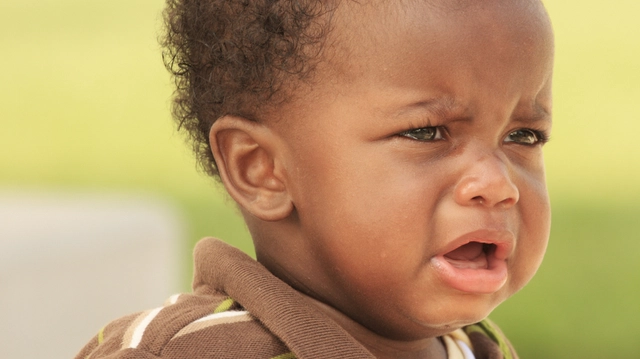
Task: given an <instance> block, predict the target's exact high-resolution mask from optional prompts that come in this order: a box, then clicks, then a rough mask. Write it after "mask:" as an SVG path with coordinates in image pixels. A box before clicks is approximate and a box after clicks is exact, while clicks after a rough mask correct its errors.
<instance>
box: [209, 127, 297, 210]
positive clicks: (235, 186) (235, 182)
mask: <svg viewBox="0 0 640 359" xmlns="http://www.w3.org/2000/svg"><path fill="white" fill-rule="evenodd" d="M209 143H210V145H211V151H212V152H213V156H214V158H215V160H216V164H217V166H218V171H219V172H220V178H221V179H222V183H223V184H224V186H225V188H226V189H227V192H229V194H230V195H231V197H233V199H234V200H235V201H236V202H237V203H238V204H239V205H240V206H241V207H243V208H244V209H245V210H246V211H248V212H249V213H251V214H252V215H253V216H255V217H257V218H259V219H262V220H265V221H278V220H281V219H284V218H286V217H287V216H288V215H289V214H290V213H291V211H292V210H293V203H292V202H291V198H290V196H289V193H288V191H287V186H286V181H285V178H284V173H283V171H282V168H281V166H280V157H279V156H281V155H282V148H281V146H280V141H279V139H278V138H277V135H275V134H274V133H272V132H271V131H270V130H269V129H268V128H267V127H265V126H264V125H262V124H260V123H257V122H254V121H250V120H247V119H245V118H242V117H236V116H224V117H221V118H219V119H218V120H217V121H216V122H215V123H214V124H213V126H212V127H211V131H210V132H209Z"/></svg>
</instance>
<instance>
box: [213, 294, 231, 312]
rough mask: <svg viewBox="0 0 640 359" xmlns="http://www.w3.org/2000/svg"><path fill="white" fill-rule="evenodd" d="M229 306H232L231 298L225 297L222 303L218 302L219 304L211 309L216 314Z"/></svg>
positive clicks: (224, 310)
mask: <svg viewBox="0 0 640 359" xmlns="http://www.w3.org/2000/svg"><path fill="white" fill-rule="evenodd" d="M231 306H233V299H231V298H227V299H225V300H224V301H222V303H220V305H218V306H217V307H216V309H214V310H213V313H214V314H216V313H222V312H226V311H227V310H229V309H230V308H231Z"/></svg>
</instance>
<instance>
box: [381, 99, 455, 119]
mask: <svg viewBox="0 0 640 359" xmlns="http://www.w3.org/2000/svg"><path fill="white" fill-rule="evenodd" d="M418 109H420V110H426V111H427V112H430V113H433V114H434V115H437V116H451V114H453V113H460V114H464V113H466V112H467V109H466V107H465V106H462V105H461V104H460V103H458V102H456V100H455V99H454V98H452V97H449V96H443V97H435V98H433V99H429V100H424V101H418V102H413V103H410V104H408V105H404V106H401V107H400V108H399V109H397V110H395V111H393V115H394V116H395V117H402V116H403V115H406V114H407V113H409V112H413V111H415V110H418Z"/></svg>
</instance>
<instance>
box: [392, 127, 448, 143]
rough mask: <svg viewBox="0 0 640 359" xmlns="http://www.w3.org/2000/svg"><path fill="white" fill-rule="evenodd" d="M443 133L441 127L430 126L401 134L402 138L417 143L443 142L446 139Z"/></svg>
mask: <svg viewBox="0 0 640 359" xmlns="http://www.w3.org/2000/svg"><path fill="white" fill-rule="evenodd" d="M442 132H443V130H442V128H441V127H435V126H429V127H420V128H414V129H412V130H408V131H404V132H401V133H400V136H403V137H407V138H410V139H412V140H416V141H425V142H427V141H437V140H442V139H443V138H444V137H443V135H442Z"/></svg>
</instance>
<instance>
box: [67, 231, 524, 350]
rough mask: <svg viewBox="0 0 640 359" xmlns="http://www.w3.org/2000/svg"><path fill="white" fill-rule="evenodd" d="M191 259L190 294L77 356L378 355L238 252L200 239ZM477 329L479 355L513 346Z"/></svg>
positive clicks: (107, 331) (107, 333) (483, 327)
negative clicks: (192, 278) (193, 268)
mask: <svg viewBox="0 0 640 359" xmlns="http://www.w3.org/2000/svg"><path fill="white" fill-rule="evenodd" d="M194 261H195V276H194V283H193V288H194V292H193V293H192V294H181V295H179V296H174V297H172V298H170V300H169V301H168V302H167V303H165V305H164V306H162V307H159V308H156V309H152V310H148V311H144V312H141V313H136V314H132V315H129V316H126V317H123V318H120V319H118V320H115V321H113V322H112V323H109V324H108V325H107V326H105V327H104V328H103V329H102V330H101V331H100V332H99V333H98V334H97V335H96V336H95V337H94V338H93V339H92V340H91V341H90V342H89V343H88V344H87V345H86V346H85V347H84V348H83V349H82V351H81V352H80V353H79V354H78V355H77V356H76V359H98V358H102V359H125V358H126V359H134V358H135V359H150V358H165V359H212V358H216V359H224V358H229V359H231V358H234V359H235V358H264V359H293V358H298V359H325V358H326V359H329V358H333V359H335V358H344V359H350V358H354V359H355V358H357V359H370V358H374V356H373V355H372V354H371V353H369V352H368V351H367V350H366V349H365V348H364V347H363V346H362V345H361V344H360V343H358V342H357V341H356V340H355V339H354V338H353V337H351V336H350V335H349V334H348V333H347V332H346V331H344V329H342V328H341V327H340V326H338V325H337V324H336V323H335V322H334V321H332V320H331V319H329V318H328V317H327V316H326V315H325V314H323V313H322V312H320V311H319V310H317V309H316V308H315V307H314V306H311V305H309V303H308V302H307V301H306V300H305V299H304V298H303V297H302V295H301V294H299V293H298V292H297V291H296V290H294V289H293V288H291V287H290V286H289V285H287V284H286V283H284V282H282V281H281V280H279V279H278V278H276V277H275V276H274V275H273V274H271V273H270V272H269V271H268V270H266V268H264V267H263V266H262V265H261V264H260V263H258V262H256V261H255V260H253V259H252V258H250V257H249V256H247V255H246V254H244V253H242V252H241V251H239V250H237V249H235V248H233V247H231V246H229V245H227V244H225V243H224V242H221V241H219V240H216V239H213V238H206V239H203V240H202V241H200V242H199V243H198V244H197V246H196V249H195V254H194ZM469 328H470V327H469ZM473 328H474V329H473V331H472V332H469V338H470V340H471V344H472V345H473V347H474V352H476V357H477V359H484V358H487V359H503V358H504V357H505V356H504V355H503V354H502V352H501V350H500V345H498V342H499V343H501V344H502V346H503V349H504V346H505V345H508V346H509V349H510V345H509V344H508V341H506V338H504V337H503V336H502V333H501V332H500V331H499V330H498V329H497V328H494V327H493V325H492V324H490V323H489V322H486V323H485V322H481V323H479V325H476V326H474V327H473ZM496 335H497V336H499V337H497V339H498V340H496V337H495V336H496ZM505 343H506V344H505ZM510 351H511V350H510ZM509 354H511V357H512V358H517V356H516V355H515V353H514V352H511V353H509Z"/></svg>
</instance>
